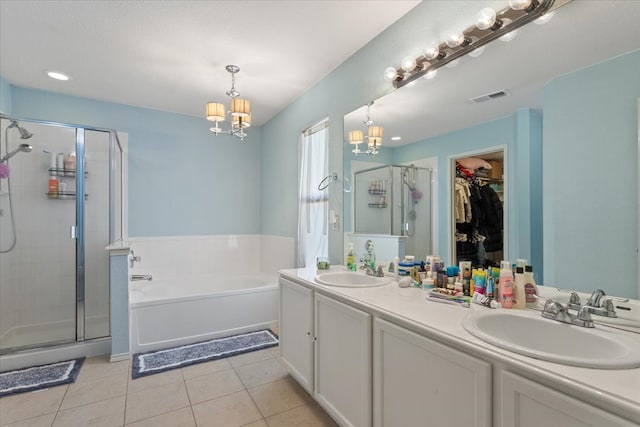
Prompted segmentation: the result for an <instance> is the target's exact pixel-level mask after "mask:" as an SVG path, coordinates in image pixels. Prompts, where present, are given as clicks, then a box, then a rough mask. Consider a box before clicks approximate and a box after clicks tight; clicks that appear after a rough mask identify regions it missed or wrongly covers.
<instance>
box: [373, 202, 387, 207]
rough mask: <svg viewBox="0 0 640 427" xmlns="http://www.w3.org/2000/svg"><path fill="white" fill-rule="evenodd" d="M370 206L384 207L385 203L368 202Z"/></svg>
mask: <svg viewBox="0 0 640 427" xmlns="http://www.w3.org/2000/svg"><path fill="white" fill-rule="evenodd" d="M369 207H370V208H386V207H387V204H386V203H369Z"/></svg>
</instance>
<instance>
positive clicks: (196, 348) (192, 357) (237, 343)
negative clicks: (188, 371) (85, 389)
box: [131, 329, 278, 379]
mask: <svg viewBox="0 0 640 427" xmlns="http://www.w3.org/2000/svg"><path fill="white" fill-rule="evenodd" d="M277 345H278V336H277V335H276V334H274V333H273V332H271V331H270V330H269V329H264V330H262V331H257V332H249V333H246V334H240V335H234V336H231V337H225V338H216V339H213V340H209V341H203V342H199V343H195V344H188V345H183V346H180V347H174V348H169V349H166V350H156V351H150V352H148V353H137V354H134V355H133V366H132V369H131V377H132V378H133V379H136V378H140V377H143V376H146V375H153V374H157V373H160V372H164V371H169V370H171V369H177V368H182V367H184V366H189V365H195V364H196V363H202V362H208V361H211V360H216V359H224V358H225V357H230V356H235V355H237V354H242V353H249V352H251V351H256V350H262V349H264V348H269V347H275V346H277Z"/></svg>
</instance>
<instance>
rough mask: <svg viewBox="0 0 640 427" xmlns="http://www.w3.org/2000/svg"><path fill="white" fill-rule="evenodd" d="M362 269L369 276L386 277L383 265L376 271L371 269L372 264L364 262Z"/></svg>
mask: <svg viewBox="0 0 640 427" xmlns="http://www.w3.org/2000/svg"><path fill="white" fill-rule="evenodd" d="M360 269H361V270H364V272H365V273H366V275H367V276H374V277H384V271H383V270H382V266H381V265H379V266H378V268H377V269H374V268H373V267H371V264H367V263H366V262H363V263H362V265H360Z"/></svg>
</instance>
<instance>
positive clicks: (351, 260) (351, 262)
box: [347, 243, 356, 271]
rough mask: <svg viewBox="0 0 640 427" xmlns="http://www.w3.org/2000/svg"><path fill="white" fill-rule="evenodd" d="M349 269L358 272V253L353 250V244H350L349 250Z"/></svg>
mask: <svg viewBox="0 0 640 427" xmlns="http://www.w3.org/2000/svg"><path fill="white" fill-rule="evenodd" d="M347 268H348V269H349V270H351V271H356V251H355V249H354V248H353V243H349V250H348V251H347Z"/></svg>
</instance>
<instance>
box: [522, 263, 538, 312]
mask: <svg viewBox="0 0 640 427" xmlns="http://www.w3.org/2000/svg"><path fill="white" fill-rule="evenodd" d="M524 295H525V303H526V306H527V308H537V306H538V298H536V296H537V295H538V287H537V286H536V281H535V279H534V278H533V268H532V267H531V266H530V265H527V266H525V268H524Z"/></svg>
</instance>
